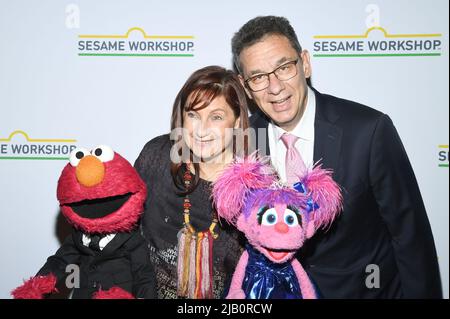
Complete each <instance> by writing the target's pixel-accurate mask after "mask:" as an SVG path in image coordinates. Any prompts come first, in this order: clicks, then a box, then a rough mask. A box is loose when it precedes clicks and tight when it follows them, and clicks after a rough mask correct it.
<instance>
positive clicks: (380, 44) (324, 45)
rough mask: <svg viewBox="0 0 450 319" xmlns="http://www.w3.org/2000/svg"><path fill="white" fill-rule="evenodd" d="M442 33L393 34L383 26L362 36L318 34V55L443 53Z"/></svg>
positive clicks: (436, 54) (409, 55)
mask: <svg viewBox="0 0 450 319" xmlns="http://www.w3.org/2000/svg"><path fill="white" fill-rule="evenodd" d="M441 38H442V34H440V33H433V34H390V33H389V32H388V31H387V30H386V29H384V28H382V27H380V26H373V27H371V28H368V29H367V31H366V32H365V33H364V34H360V35H316V36H314V39H315V41H314V49H313V51H314V53H313V56H314V57H317V58H339V57H341V58H352V57H412V56H416V57H417V56H421V57H433V56H441V50H442V40H441Z"/></svg>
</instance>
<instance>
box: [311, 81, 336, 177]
mask: <svg viewBox="0 0 450 319" xmlns="http://www.w3.org/2000/svg"><path fill="white" fill-rule="evenodd" d="M313 90H314V89H313ZM314 93H315V94H316V119H315V122H314V131H315V132H314V163H316V162H318V161H320V163H322V164H323V167H324V168H330V169H333V170H334V171H335V174H336V175H338V174H339V169H338V165H339V158H340V153H341V146H342V128H341V127H339V126H338V125H336V121H337V120H338V119H339V115H338V114H337V113H336V112H335V110H334V109H333V106H332V105H329V104H328V103H327V100H326V97H325V96H323V95H322V94H320V93H319V92H317V91H316V90H314Z"/></svg>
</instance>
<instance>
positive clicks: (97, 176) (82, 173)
mask: <svg viewBox="0 0 450 319" xmlns="http://www.w3.org/2000/svg"><path fill="white" fill-rule="evenodd" d="M75 174H76V176H77V180H78V182H79V183H80V184H81V185H83V186H86V187H92V186H95V185H97V184H100V183H101V182H102V181H103V178H104V177H105V165H103V163H102V162H101V161H100V160H99V159H98V158H97V157H95V156H92V155H88V156H85V157H83V158H82V159H81V160H80V162H79V163H78V165H77V169H76V172H75Z"/></svg>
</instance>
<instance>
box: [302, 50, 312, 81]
mask: <svg viewBox="0 0 450 319" xmlns="http://www.w3.org/2000/svg"><path fill="white" fill-rule="evenodd" d="M300 57H301V59H302V60H301V62H302V65H301V66H302V68H303V74H304V75H305V78H306V79H309V78H310V77H311V74H312V69H311V59H310V57H309V52H308V50H303V51H302V52H301V53H300Z"/></svg>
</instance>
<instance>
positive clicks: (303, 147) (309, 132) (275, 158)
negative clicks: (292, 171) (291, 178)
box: [268, 87, 316, 182]
mask: <svg viewBox="0 0 450 319" xmlns="http://www.w3.org/2000/svg"><path fill="white" fill-rule="evenodd" d="M315 118H316V96H315V94H314V92H313V90H311V88H309V87H308V96H307V103H306V109H305V112H304V113H303V116H302V118H301V119H300V122H298V124H297V126H296V127H295V128H294V129H293V130H292V131H291V132H287V133H289V134H292V135H295V136H297V137H299V139H298V141H297V142H296V143H295V147H296V148H297V150H298V151H299V152H300V155H301V156H302V158H303V161H304V162H305V165H306V167H307V168H310V167H312V165H313V164H314V163H313V161H314V121H315ZM268 130H269V131H268V135H269V148H270V158H271V161H272V165H273V166H274V167H275V169H276V170H277V172H278V174H279V176H280V179H281V180H282V181H283V182H286V151H287V149H286V146H285V145H284V143H283V141H282V140H281V136H282V135H283V134H284V133H286V131H285V130H284V129H282V128H281V127H278V126H277V125H275V124H274V123H273V121H272V122H270V123H269V127H268Z"/></svg>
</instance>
